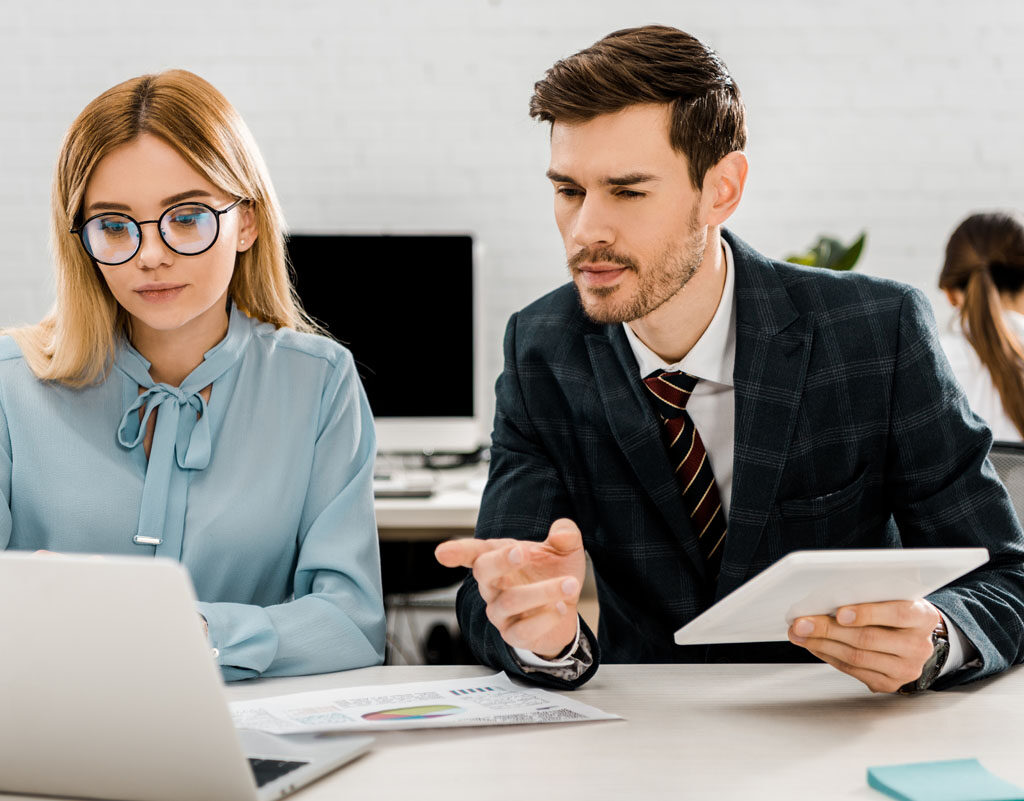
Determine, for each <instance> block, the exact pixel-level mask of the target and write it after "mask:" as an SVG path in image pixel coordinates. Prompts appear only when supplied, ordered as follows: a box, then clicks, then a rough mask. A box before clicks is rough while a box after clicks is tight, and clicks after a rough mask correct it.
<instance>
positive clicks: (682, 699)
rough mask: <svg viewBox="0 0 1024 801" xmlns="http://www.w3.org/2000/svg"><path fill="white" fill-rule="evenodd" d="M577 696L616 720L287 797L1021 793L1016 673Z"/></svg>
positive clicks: (463, 671) (369, 773)
mask: <svg viewBox="0 0 1024 801" xmlns="http://www.w3.org/2000/svg"><path fill="white" fill-rule="evenodd" d="M487 672H490V671H487V669H485V668H481V667H469V666H417V667H378V668H366V669H364V670H355V671H350V672H348V673H337V674H330V675H323V676H309V677H305V678H294V679H269V680H260V681H251V682H241V683H238V684H234V685H230V686H229V687H228V690H227V693H228V696H229V698H230V699H231V700H241V699H248V698H259V697H261V696H267V695H276V694H279V693H286V692H299V691H303V690H316V689H326V688H330V687H341V686H353V685H361V684H385V683H392V682H406V681H420V680H426V679H440V678H454V677H458V676H473V675H483V674H485V673H487ZM576 697H578V698H579V699H580V700H582V701H585V702H586V703H589V704H592V705H594V706H597V707H599V708H601V709H604V710H606V711H608V712H614V713H616V714H619V715H622V716H623V717H624V718H625V720H621V721H607V722H595V723H581V724H555V725H544V726H541V725H535V726H509V727H501V728H499V727H494V728H472V729H461V730H460V729H456V730H435V731H418V732H384V733H381V734H379V735H377V740H376V743H375V744H374V746H373V749H372V750H371V752H370V753H369V754H367V755H366V756H364V757H362V758H361V759H359V760H358V761H356V762H355V763H353V764H350V765H348V766H345V767H343V768H341V769H340V770H339V771H337V772H335V773H333V774H331V775H330V776H328V777H326V778H325V779H322V780H321V781H319V782H318V783H316V784H314V785H312V786H310V787H308V788H306V789H305V790H303V791H301V792H300V793H298V794H296V795H294V796H291V797H292V798H295V799H296V801H327V800H328V799H330V801H337V799H340V798H348V799H356V798H372V799H374V801H388V800H389V799H393V800H394V801H413V800H415V801H430V800H431V799H443V800H444V801H455V800H456V799H484V800H486V801H490V800H491V799H510V800H514V801H526V800H527V799H530V798H544V799H556V798H580V799H584V801H597V800H598V799H615V800H616V801H621V799H623V798H627V799H628V798H636V799H668V798H680V799H683V798H693V799H716V801H717V800H718V799H725V800H727V801H728V800H729V799H744V800H745V801H748V800H749V799H753V798H757V799H786V801H795V800H796V799H828V800H829V801H834V800H835V799H865V800H866V801H867V800H870V799H874V801H880V799H882V798H884V797H885V796H883V795H881V794H879V793H876V792H875V791H874V790H872V789H870V788H869V787H868V785H867V781H866V779H865V771H866V769H867V767H868V766H869V765H880V764H892V763H899V762H916V761H928V760H938V759H955V758H964V757H978V758H979V759H980V760H981V761H982V763H983V764H984V765H985V766H986V767H987V768H988V769H989V770H991V771H992V772H993V773H995V774H997V775H998V776H1001V777H1002V778H1004V779H1006V780H1008V781H1011V782H1015V783H1016V784H1019V785H1021V786H1024V760H1021V758H1020V754H1021V746H1022V744H1024V670H1022V669H1020V668H1014V669H1012V670H1011V671H1009V672H1008V673H1005V674H1003V675H1002V676H997V677H995V678H993V679H989V680H987V681H984V682H980V683H976V684H974V685H970V686H968V687H965V688H960V689H956V690H947V691H945V692H941V693H925V694H923V695H920V696H915V697H911V698H905V697H900V696H892V695H872V694H871V693H870V692H868V691H867V690H866V689H865V688H864V687H863V686H862V685H861V684H860V683H859V682H856V681H854V680H853V679H851V678H849V677H847V676H844V675H842V674H840V673H838V672H836V671H834V670H832V669H831V668H829V667H827V666H824V665H638V666H627V665H604V666H602V667H601V669H600V670H599V671H598V673H597V676H596V677H595V678H594V679H593V680H592V681H591V682H590V683H589V684H587V685H586V686H585V687H584V688H583V689H581V690H578V691H577V692H576ZM3 798H13V797H12V796H3ZM26 801H27V799H26Z"/></svg>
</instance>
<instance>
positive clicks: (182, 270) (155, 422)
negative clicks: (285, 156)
mask: <svg viewBox="0 0 1024 801" xmlns="http://www.w3.org/2000/svg"><path fill="white" fill-rule="evenodd" d="M52 222H53V229H52V237H53V245H54V251H55V259H56V268H57V300H56V305H55V307H54V309H53V311H52V312H51V313H50V315H49V316H48V317H47V318H46V319H44V320H43V321H42V322H41V323H39V324H38V325H35V326H30V327H27V328H21V329H17V330H12V331H9V332H7V333H8V334H9V336H4V337H0V496H2V497H4V500H5V501H6V503H0V548H11V549H19V550H32V551H58V552H60V551H64V552H89V553H107V554H134V555H140V556H146V555H150V556H153V555H155V556H166V557H170V558H173V559H178V560H180V561H181V562H183V563H184V564H185V565H186V566H187V567H188V568H189V570H190V572H191V575H192V580H193V583H194V585H195V588H196V593H197V595H198V597H199V599H200V603H199V610H198V611H199V613H200V615H201V617H200V618H199V619H198V620H197V625H203V626H204V627H206V628H207V631H208V634H209V638H210V643H211V646H212V647H213V648H214V649H216V651H217V652H219V655H218V657H217V658H218V661H219V663H220V665H221V667H222V670H223V673H224V676H225V678H227V679H240V678H249V677H253V676H276V675H288V674H302V673H317V672H325V671H333V670H342V669H346V668H354V667H361V666H365V665H370V664H379V663H380V662H381V660H382V655H383V647H384V610H383V602H382V598H381V588H380V567H379V559H378V550H377V539H376V526H375V521H374V511H373V491H372V474H373V460H374V452H375V440H374V435H373V428H372V417H371V414H370V410H369V407H368V405H367V403H366V399H365V396H364V394H363V391H362V387H361V385H360V383H359V379H358V376H357V375H356V372H355V369H354V366H353V361H352V358H351V355H350V354H349V353H348V351H347V350H345V349H344V348H343V347H341V346H340V345H338V344H337V343H335V342H333V341H332V340H330V339H327V338H326V337H323V336H317V335H316V334H315V333H314V326H313V325H312V324H311V322H310V321H309V319H308V318H307V317H306V316H305V314H304V312H303V311H302V309H301V307H300V306H299V304H298V302H297V299H296V297H295V295H294V292H293V289H292V286H291V284H290V282H289V279H288V272H287V265H286V263H285V256H284V246H283V236H282V224H283V223H282V218H281V215H280V211H279V209H278V205H277V200H276V198H275V195H274V191H273V188H272V186H271V184H270V180H269V178H268V176H267V173H266V168H265V166H264V164H263V161H262V158H261V156H260V154H259V151H258V150H257V148H256V145H255V143H254V142H253V140H252V137H251V134H250V133H249V131H248V129H247V128H246V126H245V124H244V122H243V121H242V120H241V118H240V117H239V116H238V114H237V112H236V111H235V110H234V108H232V106H231V105H230V104H229V103H228V102H227V100H226V99H225V98H224V97H223V96H222V95H221V94H220V93H219V92H218V91H217V90H216V89H214V88H213V87H212V86H211V85H210V84H208V83H207V82H206V81H204V80H203V79H201V78H199V77H197V76H196V75H193V74H191V73H188V72H184V71H180V70H172V71H168V72H163V73H160V74H158V75H147V76H142V77H140V78H135V79H132V80H129V81H126V82H125V83H122V84H120V85H118V86H115V87H113V88H112V89H110V90H108V91H107V92H104V93H103V94H102V95H100V96H99V97H98V98H96V99H95V100H94V101H93V102H92V103H90V104H89V105H88V106H87V107H86V108H85V110H84V111H83V112H82V113H81V115H79V117H78V119H76V120H75V122H74V123H73V124H72V126H71V128H70V129H69V131H68V133H67V135H66V136H65V139H64V143H63V146H62V148H61V152H60V155H59V159H58V162H57V168H56V174H55V178H54V185H53V200H52Z"/></svg>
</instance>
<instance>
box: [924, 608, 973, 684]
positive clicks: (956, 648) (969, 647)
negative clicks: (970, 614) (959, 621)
mask: <svg viewBox="0 0 1024 801" xmlns="http://www.w3.org/2000/svg"><path fill="white" fill-rule="evenodd" d="M935 608H936V609H938V607H935ZM939 615H940V616H941V617H942V622H943V623H944V624H945V625H946V636H947V637H949V655H948V656H947V657H946V664H944V665H943V666H942V670H940V671H939V676H945V675H946V674H947V673H952V672H953V671H954V670H959V669H960V668H962V667H964V666H965V665H967V664H968V663H969V662H973V661H974V660H975V659H977V658H978V649H977V648H975V647H974V643H972V642H971V641H970V640H969V639H968V638H967V635H966V634H964V633H963V632H962V631H960V628H959V627H958V626H957V625H956V623H953V622H952V621H951V620H950V619H949V618H948V617H946V613H945V612H943V611H942V610H941V609H939Z"/></svg>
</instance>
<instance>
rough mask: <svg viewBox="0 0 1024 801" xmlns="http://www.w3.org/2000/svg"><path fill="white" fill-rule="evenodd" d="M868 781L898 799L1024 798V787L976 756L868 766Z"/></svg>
mask: <svg viewBox="0 0 1024 801" xmlns="http://www.w3.org/2000/svg"><path fill="white" fill-rule="evenodd" d="M868 784H869V785H871V786H872V787H874V788H875V789H876V790H880V791H882V792H883V793H885V794H887V795H890V796H892V797H893V798H896V799H898V801H1024V790H1022V789H1021V788H1020V787H1017V786H1016V785H1013V784H1010V783H1009V782H1006V781H1003V780H1002V779H1000V778H999V777H998V776H995V775H993V774H991V773H989V772H988V771H987V770H986V769H985V768H984V767H983V766H982V764H981V763H980V762H978V760H976V759H951V760H948V761H945V762H911V763H909V764H906V765H876V766H875V767H873V768H868Z"/></svg>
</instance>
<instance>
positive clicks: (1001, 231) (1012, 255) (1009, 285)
mask: <svg viewBox="0 0 1024 801" xmlns="http://www.w3.org/2000/svg"><path fill="white" fill-rule="evenodd" d="M939 287H940V288H941V289H943V290H944V291H945V293H946V297H947V298H948V299H949V302H950V303H951V304H953V306H954V307H956V308H957V309H959V314H958V316H957V317H956V318H955V319H954V321H953V327H952V330H951V331H950V332H948V333H947V334H946V335H944V336H943V337H942V346H943V349H944V350H945V351H946V355H947V356H948V357H949V362H950V365H951V366H952V368H953V373H954V374H955V375H956V377H957V379H958V380H959V381H960V383H961V385H962V386H963V388H964V391H965V393H966V394H967V400H968V401H969V402H970V405H971V408H972V409H973V410H974V411H975V412H976V413H977V414H978V415H980V416H981V417H982V418H984V419H985V421H986V422H987V423H988V424H989V427H990V428H991V429H992V435H993V436H994V437H995V438H996V439H997V440H1021V439H1024V346H1022V344H1021V343H1022V342H1024V220H1022V218H1021V216H1020V215H1019V214H1016V213H1011V212H986V213H982V214H972V215H971V216H970V217H968V218H967V219H966V220H964V221H963V222H962V223H960V225H959V226H957V228H956V230H955V231H953V234H952V235H951V236H950V238H949V243H948V244H947V246H946V262H945V264H944V265H943V267H942V272H941V273H940V275H939Z"/></svg>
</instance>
